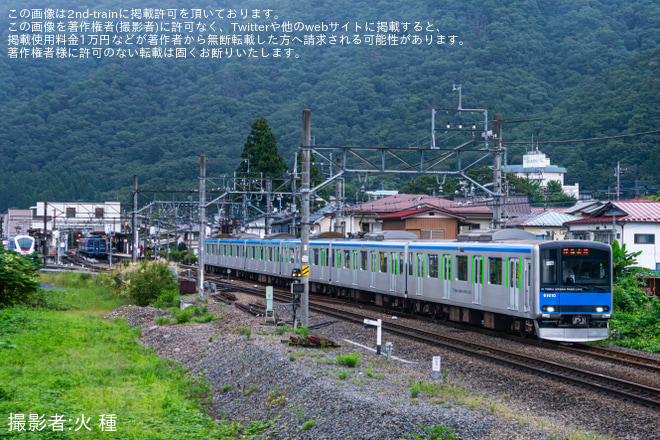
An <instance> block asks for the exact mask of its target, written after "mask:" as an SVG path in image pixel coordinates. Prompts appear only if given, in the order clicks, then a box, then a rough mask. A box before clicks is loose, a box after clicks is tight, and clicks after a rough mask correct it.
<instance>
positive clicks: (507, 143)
mask: <svg viewBox="0 0 660 440" xmlns="http://www.w3.org/2000/svg"><path fill="white" fill-rule="evenodd" d="M658 133H660V130H654V131H645V132H643V133H631V134H621V135H618V136H607V137H600V138H589V139H570V140H565V141H539V140H536V139H534V143H535V144H570V143H575V142H593V141H606V140H610V139H622V138H629V137H637V136H646V135H649V134H658ZM504 143H505V144H506V145H529V143H530V142H529V141H528V142H504Z"/></svg>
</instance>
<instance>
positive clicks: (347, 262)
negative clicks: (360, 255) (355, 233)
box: [344, 251, 351, 269]
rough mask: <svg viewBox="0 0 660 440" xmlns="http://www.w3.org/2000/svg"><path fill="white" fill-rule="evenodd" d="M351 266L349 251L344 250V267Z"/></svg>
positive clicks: (348, 267)
mask: <svg viewBox="0 0 660 440" xmlns="http://www.w3.org/2000/svg"><path fill="white" fill-rule="evenodd" d="M350 268H351V251H344V269H350Z"/></svg>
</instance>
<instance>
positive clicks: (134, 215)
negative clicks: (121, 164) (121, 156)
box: [131, 174, 140, 263]
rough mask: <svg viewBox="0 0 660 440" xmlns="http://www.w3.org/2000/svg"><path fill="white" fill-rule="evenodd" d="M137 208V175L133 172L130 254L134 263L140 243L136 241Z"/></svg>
mask: <svg viewBox="0 0 660 440" xmlns="http://www.w3.org/2000/svg"><path fill="white" fill-rule="evenodd" d="M137 210H138V176H137V174H133V215H132V219H131V221H132V226H133V252H132V254H131V261H133V262H134V263H135V262H136V261H137V256H138V249H139V247H140V243H139V242H138V225H137Z"/></svg>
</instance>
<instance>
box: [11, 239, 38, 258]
mask: <svg viewBox="0 0 660 440" xmlns="http://www.w3.org/2000/svg"><path fill="white" fill-rule="evenodd" d="M7 249H9V250H12V251H14V252H18V253H19V254H22V255H29V254H31V253H32V252H34V250H35V249H34V237H30V236H29V235H14V236H13V237H9V239H7Z"/></svg>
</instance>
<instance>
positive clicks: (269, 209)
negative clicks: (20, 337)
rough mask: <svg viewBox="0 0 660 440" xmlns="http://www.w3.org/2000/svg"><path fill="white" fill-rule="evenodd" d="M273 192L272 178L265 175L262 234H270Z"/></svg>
mask: <svg viewBox="0 0 660 440" xmlns="http://www.w3.org/2000/svg"><path fill="white" fill-rule="evenodd" d="M272 192H273V180H272V179H271V178H270V177H266V217H265V218H264V236H268V235H270V219H271V216H272V215H273V201H272V200H271V193H272Z"/></svg>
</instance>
